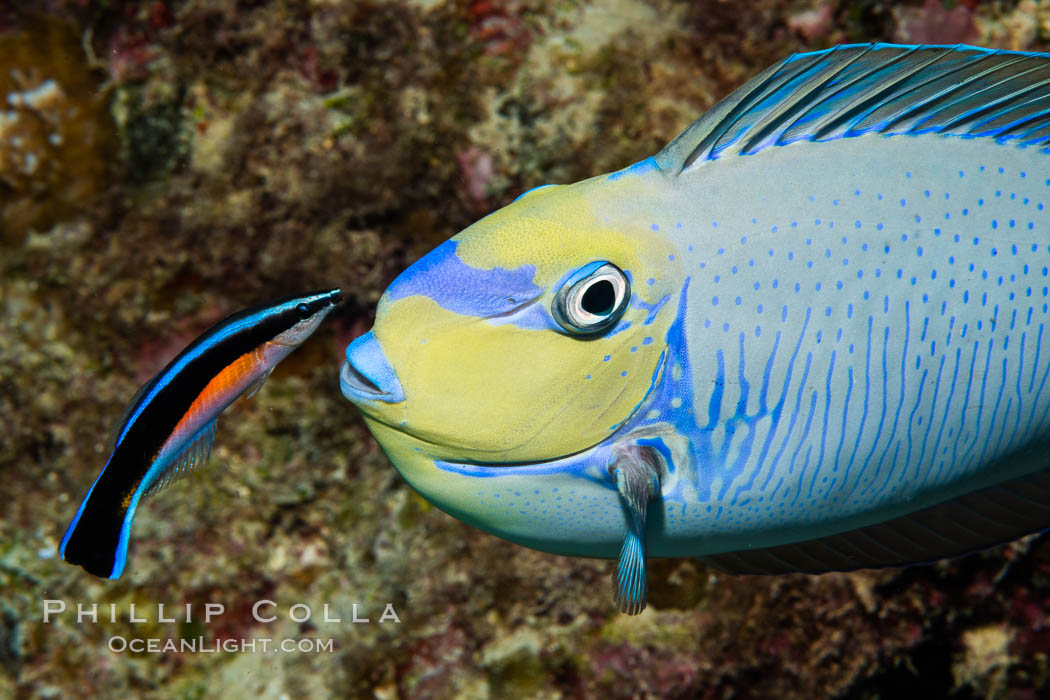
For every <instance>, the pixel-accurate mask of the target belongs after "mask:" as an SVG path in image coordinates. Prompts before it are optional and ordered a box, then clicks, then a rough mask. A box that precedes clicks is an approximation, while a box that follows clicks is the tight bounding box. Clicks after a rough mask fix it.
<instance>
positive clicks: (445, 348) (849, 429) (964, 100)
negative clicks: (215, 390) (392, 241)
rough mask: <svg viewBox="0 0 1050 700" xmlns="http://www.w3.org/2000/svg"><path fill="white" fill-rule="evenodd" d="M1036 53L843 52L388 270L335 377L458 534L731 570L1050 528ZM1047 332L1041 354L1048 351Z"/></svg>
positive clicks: (813, 58) (938, 548) (890, 555)
mask: <svg viewBox="0 0 1050 700" xmlns="http://www.w3.org/2000/svg"><path fill="white" fill-rule="evenodd" d="M1048 144H1050V56H1048V55H1047V54H1033V53H1018V52H1007V51H989V50H984V49H978V48H971V47H965V46H956V47H937V46H897V45H886V44H877V45H860V46H840V47H837V48H834V49H830V50H827V51H820V52H816V53H804V54H798V55H794V56H792V57H790V58H788V59H786V60H785V61H783V62H781V63H779V64H777V65H775V66H773V67H771V68H769V69H768V70H766V71H765V72H763V73H762V74H760V75H759V76H757V77H756V78H754V79H753V80H751V81H749V82H748V83H746V84H745V85H744V86H742V87H741V88H739V89H738V90H736V91H735V92H733V93H732V94H731V95H729V97H727V98H726V99H724V100H723V101H722V102H720V103H718V104H717V105H716V106H715V107H714V108H713V109H711V111H710V112H708V113H707V114H705V115H704V116H703V117H702V118H701V119H699V120H698V121H697V122H696V123H694V124H693V125H692V126H690V127H689V128H688V129H686V130H685V131H684V132H682V133H681V134H680V135H679V136H678V137H677V138H675V139H674V140H673V141H672V142H671V143H670V144H669V145H668V146H667V147H666V148H664V149H663V150H662V151H660V152H659V153H658V154H657V155H656V156H654V157H651V158H647V159H646V160H643V161H641V162H640V163H637V164H635V165H633V166H631V167H628V168H626V169H624V170H621V171H619V172H615V173H612V174H609V175H601V176H598V177H594V178H591V179H589V180H585V181H583V182H579V183H576V184H572V185H564V186H547V187H543V188H538V189H536V190H532V191H530V192H528V193H526V194H525V195H523V196H521V197H520V198H519V199H517V200H516V201H515V202H513V203H512V204H510V205H509V206H507V207H505V208H503V209H500V210H499V211H496V212H494V213H493V214H491V215H489V216H487V217H486V218H484V219H482V220H481V221H479V222H477V223H475V224H474V225H472V226H470V227H469V228H467V229H466V230H464V231H463V232H461V233H460V234H458V235H457V236H455V237H453V238H452V239H451V240H449V241H447V242H445V243H444V244H442V245H440V246H439V247H438V248H436V249H435V250H433V251H432V252H430V253H429V254H428V255H426V256H425V257H423V258H422V259H421V260H419V261H418V262H417V263H416V264H414V265H413V266H411V267H410V268H408V269H407V270H406V271H405V272H404V273H403V274H402V275H401V276H400V277H398V278H397V279H396V280H395V281H394V282H393V284H392V285H391V286H390V288H389V289H388V290H387V291H386V293H385V294H384V296H383V298H382V299H381V300H380V303H379V307H378V310H377V315H376V322H375V327H374V328H373V329H372V331H371V332H370V333H368V334H366V335H364V336H362V337H361V338H358V339H357V340H355V341H354V342H353V343H351V344H350V346H349V347H348V348H347V353H346V354H347V362H346V364H345V365H344V367H343V370H342V376H341V383H342V389H343V393H344V394H345V395H346V396H347V397H348V398H349V399H350V400H351V401H353V402H354V403H355V404H356V405H357V406H358V407H360V409H361V410H362V411H363V413H364V416H365V420H366V422H367V424H368V426H369V428H370V429H371V431H372V432H373V434H374V435H375V437H376V438H377V440H378V441H379V443H380V444H381V445H382V446H383V448H384V449H385V451H386V453H387V454H388V455H389V457H390V459H391V461H392V462H393V463H394V465H395V466H396V467H397V468H398V469H399V470H400V472H401V473H402V474H403V475H404V476H405V478H406V479H407V480H408V481H409V482H410V483H411V484H412V486H413V487H415V488H416V489H417V490H418V491H419V492H420V493H421V494H423V495H424V496H425V497H426V498H428V499H429V500H430V501H432V502H433V503H435V504H436V505H437V506H439V507H440V508H442V509H443V510H445V511H447V512H448V513H450V514H452V515H454V516H455V517H457V518H460V519H462V520H463V521H465V522H467V523H470V524H472V525H475V526H477V527H479V528H481V529H483V530H486V531H488V532H491V533H494V534H496V535H499V536H500V537H503V538H506V539H508V540H511V541H513V542H517V543H519V544H523V545H526V546H529V547H534V548H536V549H541V550H544V551H548V552H554V553H559V554H568V555H580V556H590V557H609V558H615V557H619V563H618V566H617V569H616V573H615V575H614V579H613V582H614V592H615V597H616V599H617V601H618V604H619V606H620V608H621V609H622V610H624V611H626V612H632V613H633V612H638V611H639V610H641V609H642V608H643V607H644V605H645V593H646V578H645V566H646V557H647V555H648V556H657V557H673V556H700V557H706V558H707V559H708V560H709V561H711V562H713V563H714V564H715V565H716V566H718V567H721V568H723V569H725V570H728V571H731V572H750V573H778V572H789V571H806V572H821V571H828V570H848V569H854V568H861V567H879V566H895V565H901V564H908V563H915V562H924V561H929V560H933V559H937V558H941V557H946V556H952V555H957V554H961V553H965V552H969V551H973V550H975V549H979V548H983V547H988V546H991V545H994V544H998V543H1001V542H1004V541H1008V540H1011V539H1014V538H1017V537H1019V536H1021V535H1024V534H1027V533H1031V532H1035V531H1038V530H1042V529H1045V528H1047V527H1050V472H1047V471H1046V470H1047V469H1048V468H1050V461H1048V459H1047V455H1048V454H1050V450H1048V448H1050V444H1048V442H1050V440H1048V438H1050V387H1048V386H1047V378H1048V375H1050V330H1048V329H1047V326H1048V324H1050V315H1048V307H1047V304H1048V303H1050V296H1048V288H1050V276H1048V270H1050V212H1048V211H1047V210H1046V206H1047V204H1048V203H1050V153H1048ZM1044 346H1046V347H1044Z"/></svg>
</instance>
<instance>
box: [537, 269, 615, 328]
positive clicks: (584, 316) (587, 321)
mask: <svg viewBox="0 0 1050 700" xmlns="http://www.w3.org/2000/svg"><path fill="white" fill-rule="evenodd" d="M630 298H631V283H630V282H629V281H628V280H627V275H625V274H624V273H623V270H621V269H620V268H618V267H616V265H613V264H612V263H610V262H605V261H598V262H593V263H591V264H589V265H586V266H584V267H582V268H580V270H579V271H577V272H576V273H575V274H574V275H572V276H571V277H569V279H567V280H566V281H565V282H564V284H562V286H561V288H560V289H558V293H557V294H555V295H554V301H553V302H552V303H551V314H552V315H553V316H554V320H555V321H557V322H558V325H560V326H561V327H562V328H564V329H565V330H567V331H568V332H569V333H572V334H573V335H594V334H597V333H601V332H602V331H605V330H608V329H609V328H611V327H612V326H613V325H614V324H615V323H616V322H617V321H618V320H620V317H621V316H622V315H623V312H624V310H625V309H626V308H627V302H628V301H629V300H630Z"/></svg>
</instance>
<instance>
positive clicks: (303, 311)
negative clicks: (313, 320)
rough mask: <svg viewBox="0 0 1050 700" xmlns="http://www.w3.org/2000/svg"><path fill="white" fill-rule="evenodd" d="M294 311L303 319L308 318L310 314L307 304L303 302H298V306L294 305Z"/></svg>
mask: <svg viewBox="0 0 1050 700" xmlns="http://www.w3.org/2000/svg"><path fill="white" fill-rule="evenodd" d="M295 311H296V313H298V314H299V317H300V318H303V319H306V318H309V317H310V315H311V314H312V312H311V311H310V307H309V305H307V304H305V303H303V304H299V305H298V306H296V307H295Z"/></svg>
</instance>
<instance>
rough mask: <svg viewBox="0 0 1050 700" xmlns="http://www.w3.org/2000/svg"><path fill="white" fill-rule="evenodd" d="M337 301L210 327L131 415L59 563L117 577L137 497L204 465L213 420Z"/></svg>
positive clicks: (277, 306)
mask: <svg viewBox="0 0 1050 700" xmlns="http://www.w3.org/2000/svg"><path fill="white" fill-rule="evenodd" d="M340 299H341V292H340V290H338V289H333V290H328V291H322V292H313V293H310V294H303V295H296V296H291V297H285V298H282V299H277V300H275V301H272V302H269V303H266V304H262V305H259V306H256V307H252V308H250V309H246V310H244V311H241V312H239V313H236V314H233V315H232V316H229V317H228V318H226V319H224V320H222V321H220V322H219V323H217V324H216V325H214V326H212V327H211V328H210V329H208V330H207V331H206V332H205V333H203V334H202V335H201V336H200V337H199V338H197V339H196V340H195V341H194V342H193V343H191V344H190V345H189V346H188V347H187V348H186V349H185V350H183V351H182V352H181V353H179V355H178V356H177V357H176V358H175V359H173V360H172V361H171V362H170V363H168V365H167V366H166V367H165V368H164V369H163V370H161V371H160V373H158V374H157V376H156V377H154V378H153V379H152V380H150V382H148V383H147V384H146V385H145V386H144V387H143V389H142V390H141V391H140V393H139V395H138V397H137V399H136V400H135V401H134V403H133V404H132V406H131V407H130V408H129V410H128V413H127V419H126V420H125V422H124V424H123V425H122V426H121V427H120V430H119V433H118V437H117V443H116V446H115V447H114V450H113V453H112V455H111V456H110V458H109V460H108V461H107V463H106V466H105V467H104V468H103V470H102V472H101V473H100V474H99V476H98V478H97V479H96V480H95V483H94V484H93V485H92V487H91V490H90V491H89V492H88V495H87V496H86V497H85V499H84V502H83V503H82V504H81V506H80V509H79V511H78V512H77V514H76V516H75V517H74V519H73V522H72V523H71V524H70V526H69V529H68V530H67V531H66V535H65V537H64V538H63V540H62V545H61V547H60V553H61V555H62V557H63V558H64V559H65V560H66V561H68V562H70V563H73V564H79V565H80V566H83V567H84V568H85V569H86V570H87V571H89V572H90V573H92V574H95V575H96V576H104V577H109V578H117V577H119V576H120V574H121V572H122V571H123V568H124V563H125V559H126V550H127V542H128V538H129V536H130V527H131V522H132V519H133V518H134V511H135V507H136V505H137V502H138V500H139V499H140V498H141V496H142V495H143V493H144V492H145V491H146V490H147V489H148V488H149V487H150V486H151V485H153V484H155V483H157V482H158V481H159V479H161V478H162V476H167V477H168V478H170V477H171V474H170V473H168V470H170V469H172V468H175V469H178V470H179V471H180V472H181V471H184V470H185V469H188V468H192V467H193V466H197V464H198V462H203V461H205V460H206V455H207V452H208V449H210V440H211V436H212V435H213V431H214V420H215V418H216V417H217V416H218V414H219V413H221V412H222V410H223V409H225V408H226V406H228V405H229V404H230V403H232V401H233V400H235V399H236V398H237V397H238V396H240V395H241V394H242V393H244V392H245V391H247V390H249V389H250V390H254V389H255V388H257V387H258V386H259V384H260V383H261V382H262V381H264V380H265V378H266V376H267V375H268V374H269V372H270V370H271V369H273V366H274V365H276V364H277V362H279V361H280V360H281V359H283V358H284V356H285V355H287V354H288V353H289V352H291V351H292V350H293V349H294V348H295V347H297V346H298V345H299V344H300V343H301V342H302V341H304V340H305V339H306V338H307V337H309V335H310V334H311V333H312V332H313V330H314V329H315V328H316V327H317V325H318V324H319V323H320V322H321V320H323V318H324V317H325V316H326V315H327V314H328V312H329V311H331V310H332V309H333V308H334V307H335V305H336V304H338V303H339V300H340ZM253 353H255V354H253ZM224 373H225V375H228V378H229V379H230V380H231V381H230V382H222V383H220V384H222V385H223V388H224V389H226V385H227V384H228V385H229V386H232V389H230V390H223V391H218V390H213V391H211V394H213V396H212V395H206V394H207V393H208V387H209V384H211V383H212V381H213V380H215V379H216V378H217V377H219V376H220V375H224ZM225 378H226V377H224V379H225ZM191 407H192V408H193V413H194V415H193V416H189V415H188V414H189V413H190V412H191ZM198 414H199V415H198ZM184 421H189V423H188V424H187V423H186V422H184ZM187 425H189V427H187ZM180 426H181V427H180ZM177 433H179V434H177ZM181 433H187V434H181Z"/></svg>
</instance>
